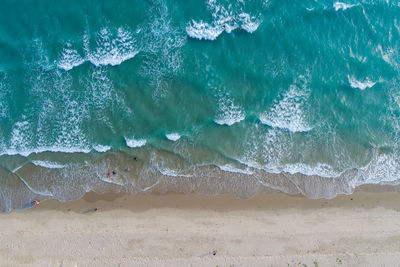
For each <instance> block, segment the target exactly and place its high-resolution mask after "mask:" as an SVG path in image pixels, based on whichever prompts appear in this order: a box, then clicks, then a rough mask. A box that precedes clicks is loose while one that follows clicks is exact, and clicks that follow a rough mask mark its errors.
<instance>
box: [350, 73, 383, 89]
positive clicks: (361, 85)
mask: <svg viewBox="0 0 400 267" xmlns="http://www.w3.org/2000/svg"><path fill="white" fill-rule="evenodd" d="M348 79H349V83H350V86H351V87H352V88H358V89H360V90H365V89H367V88H371V87H373V86H374V85H375V84H376V82H372V81H370V80H369V79H368V78H367V79H366V80H365V81H358V80H356V79H355V78H354V77H353V76H350V75H349V76H348Z"/></svg>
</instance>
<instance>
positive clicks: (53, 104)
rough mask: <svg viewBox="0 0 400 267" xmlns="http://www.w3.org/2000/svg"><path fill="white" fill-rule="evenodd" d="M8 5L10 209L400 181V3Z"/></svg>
mask: <svg viewBox="0 0 400 267" xmlns="http://www.w3.org/2000/svg"><path fill="white" fill-rule="evenodd" d="M0 5H1V8H0V125H1V127H0V166H1V167H2V168H1V169H0V209H1V210H11V209H15V208H24V207H28V206H29V203H30V202H31V201H32V200H34V199H40V200H42V199H50V198H56V199H59V200H62V201H68V200H72V199H77V198H80V197H81V196H82V195H83V194H84V193H85V192H87V191H90V190H93V191H96V192H99V193H102V192H128V193H133V194H134V193H142V192H166V191H178V192H191V191H195V192H199V193H205V194H224V193H230V194H235V195H236V196H238V197H244V198H245V197H250V196H252V195H254V194H255V193H257V192H271V191H281V192H285V193H289V194H298V193H300V194H303V195H305V196H307V197H310V198H321V197H327V198H329V197H334V196H335V195H336V194H339V193H346V194H348V193H351V192H353V191H354V189H355V188H357V187H358V186H360V185H363V184H384V185H397V184H398V181H399V178H400V146H399V134H400V88H399V85H400V83H399V82H400V81H399V63H400V57H399V52H398V51H399V48H400V47H399V46H400V21H399V19H398V14H399V12H400V6H399V4H398V2H396V1H367V0H365V1H350V0H349V1H346V2H337V1H316V0H313V1H311V0H310V1H274V0H264V1H261V0H260V1H256V0H252V1H251V0H237V1H228V0H226V1H223V0H220V1H219V0H205V1H184V2H182V1H173V0H148V1H125V0H120V1H118V3H117V2H112V1H104V2H102V1H94V0H93V1H89V0H86V1H77V0H70V1H59V2H57V3H54V1H45V0H42V1H33V0H29V1H23V2H19V3H16V2H13V1H8V2H6V3H1V4H0ZM135 158H136V160H135ZM113 170H114V171H115V172H116V174H115V175H113V174H110V175H108V173H111V172H112V171H113Z"/></svg>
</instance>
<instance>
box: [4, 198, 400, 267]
mask: <svg viewBox="0 0 400 267" xmlns="http://www.w3.org/2000/svg"><path fill="white" fill-rule="evenodd" d="M94 208H97V209H98V210H97V211H93V212H88V213H84V212H85V211H87V210H90V209H94ZM399 211H400V195H399V194H397V193H365V192H358V193H355V194H353V195H351V196H339V197H337V198H335V199H333V200H324V199H323V200H310V199H306V198H303V197H293V196H287V195H284V194H271V195H257V196H255V197H254V198H251V199H249V200H239V199H236V198H234V197H232V196H215V197H210V196H200V195H195V194H190V195H183V194H165V195H154V194H153V195H139V196H127V195H121V194H105V195H96V194H94V193H88V194H87V195H86V196H85V197H84V198H83V199H81V200H78V201H73V202H67V203H60V202H58V201H46V202H43V203H41V204H40V205H39V206H37V207H34V208H32V209H30V210H25V211H14V212H11V213H8V214H1V215H0V241H1V242H0V255H1V259H0V265H1V266H18V265H25V264H26V265H29V266H288V265H289V266H399V264H400V212H399ZM212 251H216V255H215V256H214V255H212V253H211V252H212ZM207 253H208V254H207ZM303 264H304V265H303Z"/></svg>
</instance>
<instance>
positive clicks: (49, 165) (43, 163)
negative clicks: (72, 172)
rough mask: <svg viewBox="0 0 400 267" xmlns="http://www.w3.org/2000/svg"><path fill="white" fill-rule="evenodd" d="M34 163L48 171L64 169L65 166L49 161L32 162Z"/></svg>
mask: <svg viewBox="0 0 400 267" xmlns="http://www.w3.org/2000/svg"><path fill="white" fill-rule="evenodd" d="M32 163H33V164H35V165H36V166H39V167H44V168H47V169H62V168H64V167H65V165H62V164H60V163H57V162H52V161H47V160H43V161H42V160H32Z"/></svg>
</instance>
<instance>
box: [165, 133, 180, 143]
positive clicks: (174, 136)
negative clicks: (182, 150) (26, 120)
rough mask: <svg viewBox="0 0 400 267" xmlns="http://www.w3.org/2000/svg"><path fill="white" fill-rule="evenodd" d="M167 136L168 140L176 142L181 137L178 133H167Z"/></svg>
mask: <svg viewBox="0 0 400 267" xmlns="http://www.w3.org/2000/svg"><path fill="white" fill-rule="evenodd" d="M165 137H167V139H168V140H171V141H174V142H175V141H178V140H179V139H180V138H181V136H180V135H179V134H178V133H169V134H166V135H165Z"/></svg>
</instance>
